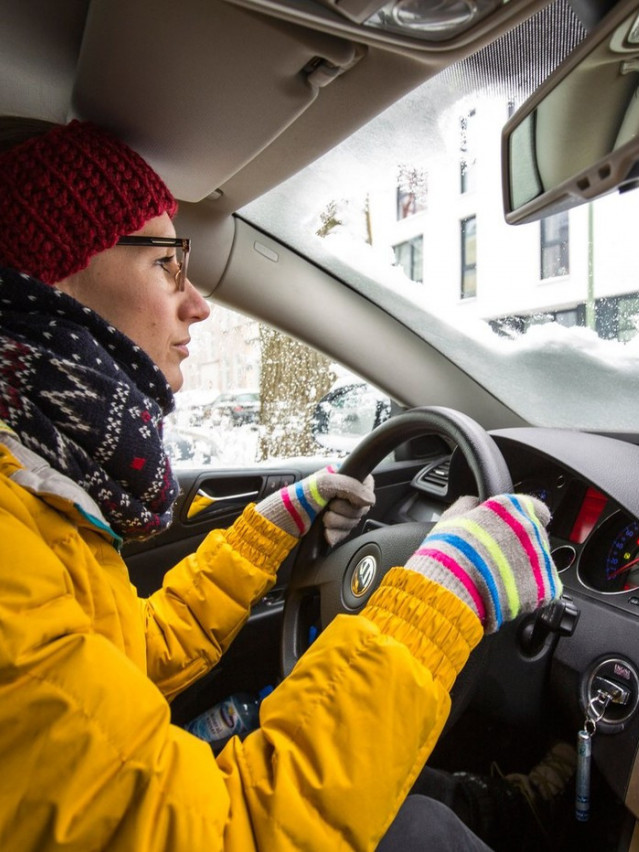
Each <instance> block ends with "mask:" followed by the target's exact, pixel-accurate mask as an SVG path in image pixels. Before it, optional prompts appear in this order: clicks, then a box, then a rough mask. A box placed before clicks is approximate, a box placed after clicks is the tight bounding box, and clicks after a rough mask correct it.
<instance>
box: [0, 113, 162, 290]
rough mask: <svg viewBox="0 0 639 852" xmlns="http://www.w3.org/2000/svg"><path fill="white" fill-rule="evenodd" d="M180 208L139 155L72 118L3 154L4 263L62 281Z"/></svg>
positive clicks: (0, 228) (0, 241) (0, 224)
mask: <svg viewBox="0 0 639 852" xmlns="http://www.w3.org/2000/svg"><path fill="white" fill-rule="evenodd" d="M176 210H177V203H176V201H175V199H174V198H173V196H172V194H171V193H170V192H169V190H168V188H167V186H166V185H165V184H164V182H163V181H162V179H161V178H160V177H159V176H158V175H157V174H156V172H154V171H153V169H152V168H151V167H150V166H149V165H148V164H147V163H146V162H145V161H144V160H143V159H142V157H140V156H139V154H137V153H136V152H135V151H133V150H132V149H131V148H129V147H128V146H127V145H125V144H124V143H123V142H121V141H120V140H119V139H116V138H115V137H114V136H112V135H111V134H110V133H108V132H106V131H105V130H103V129H101V128H99V127H97V126H96V125H94V124H92V123H90V122H83V121H72V122H70V123H69V124H67V125H62V126H59V127H54V128H53V129H52V130H50V131H48V132H47V133H45V134H43V135H41V136H37V137H34V138H32V139H29V140H27V141H26V142H23V143H22V144H20V145H17V146H16V147H14V148H12V149H11V150H9V151H7V152H4V153H1V154H0V265H2V266H9V267H11V268H13V269H17V270H18V271H19V272H25V273H28V274H29V275H32V276H34V277H36V278H39V279H40V280H41V281H44V282H45V283H46V284H55V283H57V282H58V281H61V280H62V279H63V278H66V277H67V276H68V275H72V274H73V273H74V272H79V271H80V270H81V269H84V268H85V267H86V266H87V265H88V263H89V261H90V260H91V258H92V257H93V255H94V254H98V253H99V252H101V251H104V250H105V249H108V248H111V247H112V246H114V245H115V243H116V242H117V241H118V239H119V238H120V237H122V236H126V235H127V234H131V233H133V232H135V231H137V230H139V229H140V228H142V227H143V225H144V224H145V223H146V222H148V220H149V219H153V218H154V217H156V216H160V215H161V214H162V213H165V212H166V213H168V214H169V216H171V217H173V216H174V215H175V213H176Z"/></svg>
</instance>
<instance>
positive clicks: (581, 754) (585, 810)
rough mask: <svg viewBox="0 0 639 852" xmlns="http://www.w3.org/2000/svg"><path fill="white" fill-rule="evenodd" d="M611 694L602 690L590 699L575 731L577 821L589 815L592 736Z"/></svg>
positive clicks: (582, 820)
mask: <svg viewBox="0 0 639 852" xmlns="http://www.w3.org/2000/svg"><path fill="white" fill-rule="evenodd" d="M611 698H612V696H611V695H609V694H608V693H607V692H604V691H603V690H599V692H598V693H597V694H596V695H595V696H594V697H593V698H592V699H591V701H590V704H589V705H588V708H587V710H586V719H585V721H584V726H583V729H582V730H581V731H579V732H578V733H577V776H576V781H575V817H576V818H577V820H579V822H587V821H588V818H589V817H590V763H591V759H592V738H593V737H594V735H595V733H596V731H597V723H598V722H599V721H601V719H602V718H603V715H604V713H605V712H606V707H607V706H608V702H609V701H610V700H611Z"/></svg>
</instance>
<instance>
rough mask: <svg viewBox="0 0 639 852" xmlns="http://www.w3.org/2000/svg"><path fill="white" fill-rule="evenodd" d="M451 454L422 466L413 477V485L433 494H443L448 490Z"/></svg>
mask: <svg viewBox="0 0 639 852" xmlns="http://www.w3.org/2000/svg"><path fill="white" fill-rule="evenodd" d="M449 470H450V456H442V457H441V458H439V459H436V460H435V461H432V462H430V464H428V465H426V467H424V468H422V469H421V470H420V472H419V473H418V474H417V476H416V477H415V479H413V487H414V488H419V489H420V490H421V491H428V492H429V493H431V494H438V495H443V494H446V492H447V491H448V473H449Z"/></svg>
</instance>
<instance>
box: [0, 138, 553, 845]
mask: <svg viewBox="0 0 639 852" xmlns="http://www.w3.org/2000/svg"><path fill="white" fill-rule="evenodd" d="M176 206H177V205H176V203H175V200H174V199H173V197H172V195H171V193H170V192H169V190H168V189H167V187H166V186H165V185H164V183H163V182H162V180H161V179H160V178H159V176H158V175H157V174H156V173H155V172H154V171H153V170H152V169H151V168H150V167H149V166H148V164H147V163H145V162H144V161H143V160H142V159H141V158H140V157H139V156H138V155H137V154H136V153H135V152H133V151H132V150H131V149H130V148H128V147H127V146H126V145H124V144H123V143H122V142H120V141H119V140H117V139H115V138H114V137H113V136H111V135H109V134H108V133H106V132H105V131H103V130H101V129H99V128H97V127H95V126H93V125H91V124H88V123H83V122H72V123H71V124H69V125H67V126H64V127H56V128H53V129H51V130H48V131H47V132H46V133H44V134H41V135H38V136H35V137H33V138H31V139H29V140H27V141H24V142H22V143H21V144H19V145H17V146H14V147H12V148H11V149H10V150H8V151H6V152H4V153H2V154H0V263H1V264H2V266H3V267H4V268H3V269H2V271H1V272H0V300H1V305H2V307H1V309H0V326H1V329H2V342H1V343H0V418H1V420H2V425H1V427H0V429H1V434H0V437H1V442H0V534H1V535H0V541H1V542H2V545H1V546H2V559H1V561H0V565H1V568H0V571H1V575H0V578H1V579H0V589H1V593H0V637H1V638H0V693H1V699H2V700H1V701H0V753H1V755H2V766H3V773H2V776H1V780H0V802H1V803H2V804H1V806H0V807H1V813H0V848H2V849H3V850H6V851H7V852H8V850H19V852H27V850H38V852H43V850H49V849H77V850H82V852H86V850H102V849H113V850H135V852H139V850H156V849H157V850H172V852H174V851H175V850H178V851H179V850H182V849H184V850H189V852H192V850H200V849H201V850H207V852H209V850H212V849H225V850H240V852H247V850H250V849H261V850H269V852H271V850H287V849H290V850H302V849H317V850H327V849H331V850H338V849H354V850H369V849H375V848H376V846H377V845H378V843H379V842H380V839H381V838H382V837H383V835H384V834H385V832H386V831H387V829H388V828H389V826H390V825H391V823H392V822H393V819H394V818H395V816H396V814H397V812H398V810H399V809H400V806H401V805H402V802H403V800H404V799H405V797H406V794H407V792H408V791H409V790H410V787H411V784H412V782H413V781H414V779H415V777H416V775H417V774H418V772H419V771H420V769H421V767H422V766H423V764H424V762H425V761H426V759H427V757H428V755H429V754H430V752H431V750H432V748H433V746H434V744H435V742H436V741H437V738H438V736H439V734H440V732H441V730H442V727H443V725H444V722H445V720H446V717H447V714H448V711H449V707H450V698H449V691H450V688H451V686H452V683H453V681H454V679H455V677H456V675H457V674H458V673H459V671H460V670H461V669H462V667H463V666H464V664H465V662H466V660H467V658H468V655H469V653H470V651H471V650H472V648H473V647H474V646H475V645H476V644H477V643H478V642H479V640H480V638H481V637H482V635H483V634H484V632H491V631H494V630H496V629H498V628H499V626H500V624H501V623H503V621H506V620H509V619H510V618H513V617H515V615H517V614H518V613H519V612H523V611H531V610H533V609H535V608H537V607H538V606H541V605H543V604H544V603H545V602H547V601H548V600H550V599H552V598H553V597H555V596H556V595H557V594H559V592H560V590H561V586H560V582H559V580H558V578H557V575H556V571H555V569H554V566H553V564H552V561H551V560H550V557H549V555H548V540H547V536H546V533H545V529H544V526H545V524H546V523H547V520H548V512H547V510H546V508H545V507H544V506H543V504H541V503H539V502H538V501H535V500H533V499H532V498H526V497H521V498H519V497H514V496H512V495H502V496H501V497H499V498H495V499H494V500H492V501H490V502H489V503H486V504H483V505H482V506H478V507H475V508H470V507H466V511H464V512H463V513H462V514H461V515H460V516H459V517H455V518H452V519H450V520H448V521H445V522H444V523H442V524H441V525H439V526H438V528H437V530H436V531H434V534H433V535H432V536H430V537H429V538H427V539H426V540H425V542H424V544H423V546H422V547H421V548H420V549H419V550H418V551H417V552H416V553H415V554H414V555H413V556H412V557H411V559H409V560H408V562H407V564H406V566H405V568H395V569H393V570H392V571H391V572H389V574H388V575H387V576H386V578H385V579H384V581H383V583H382V585H381V586H380V588H379V589H378V590H377V592H376V593H375V595H374V596H373V598H372V599H371V600H370V602H369V604H368V605H367V606H366V607H365V608H364V610H363V611H362V613H361V614H360V615H358V616H350V617H345V616H344V617H338V618H336V619H335V620H334V622H333V623H332V624H331V625H329V627H328V628H327V629H326V630H325V631H324V632H323V633H322V634H321V636H320V637H319V638H318V639H317V640H316V642H315V643H314V644H313V646H312V647H311V648H310V649H309V650H308V651H307V653H306V654H305V655H304V657H303V658H302V659H301V660H300V662H299V664H298V665H297V666H296V668H295V670H294V671H293V673H292V674H291V675H290V676H289V677H288V678H286V679H285V680H284V681H283V682H282V683H281V684H280V685H279V686H278V687H277V689H276V690H275V691H274V692H273V693H272V694H271V695H270V696H269V697H268V698H267V699H266V700H265V701H264V702H263V704H262V707H261V716H260V728H259V729H258V730H257V731H255V732H253V733H252V734H250V735H249V736H248V737H247V738H246V739H245V740H244V741H240V740H239V739H237V738H235V739H232V740H231V741H230V742H229V743H228V745H227V746H226V747H225V748H224V749H223V751H222V752H221V753H220V754H219V755H218V756H217V758H214V757H213V755H212V753H211V750H210V749H209V747H208V746H207V745H206V744H205V743H203V742H202V741H200V740H198V739H196V738H195V737H193V736H191V735H190V734H188V733H186V732H185V731H183V730H181V729H179V728H177V727H176V726H173V725H171V720H170V710H169V704H168V701H170V699H171V698H172V697H174V696H175V695H176V694H178V693H179V692H180V691H182V690H184V689H185V688H186V687H188V686H189V685H190V684H191V683H193V682H194V681H195V680H196V679H197V678H199V677H201V676H202V675H203V674H205V673H206V672H207V671H209V670H210V669H211V668H212V667H213V666H214V665H215V664H216V662H217V661H218V660H219V658H220V656H221V654H223V653H224V651H225V650H226V648H227V647H228V646H229V644H230V642H231V641H232V640H233V638H234V636H235V635H236V634H237V632H238V631H239V629H240V628H241V627H242V625H243V624H244V622H245V621H246V619H247V617H248V614H249V612H250V609H251V606H252V604H253V603H255V602H256V601H258V600H259V599H261V598H262V596H263V595H264V594H265V593H266V592H267V591H268V589H269V588H270V587H271V586H272V584H273V583H274V580H275V576H276V572H277V569H278V567H279V565H280V563H281V562H282V560H283V559H284V558H285V556H286V555H287V554H288V553H289V552H290V550H291V549H292V548H293V547H294V546H295V545H296V544H297V542H298V539H299V536H300V535H303V534H304V533H305V532H306V531H307V530H308V528H309V526H310V523H311V522H312V520H313V518H314V517H315V515H316V514H317V513H318V512H319V511H320V510H321V509H322V508H323V507H324V506H325V505H326V503H330V505H329V511H327V512H326V513H324V516H323V517H324V523H325V525H326V527H327V536H328V537H329V539H330V540H331V541H333V542H334V541H336V540H339V538H340V537H341V536H343V535H344V534H346V533H347V532H348V530H349V529H350V528H352V526H353V525H354V524H356V523H357V522H358V520H359V518H360V517H361V515H362V514H363V513H364V512H365V511H367V509H368V507H369V506H370V505H371V504H372V502H373V501H374V494H373V493H372V490H371V487H370V483H364V484H362V483H358V482H356V481H355V480H352V479H350V478H349V477H344V476H342V475H340V474H338V473H334V472H332V471H330V470H326V471H320V472H318V473H317V474H316V475H315V476H313V477H310V478H309V479H308V480H304V481H303V482H302V483H298V484H297V485H296V486H291V487H290V488H287V489H282V491H281V492H279V493H277V494H274V495H272V496H270V497H269V498H267V499H266V500H264V501H262V502H261V503H259V504H258V505H257V506H255V505H253V506H249V507H248V508H247V509H246V510H245V511H244V513H243V514H242V516H241V517H240V518H239V519H238V520H237V521H236V522H235V523H234V524H233V525H232V526H231V527H230V528H229V529H228V530H226V531H219V530H217V531H213V532H212V533H210V534H209V536H208V537H207V538H206V540H205V541H204V542H203V543H202V545H201V546H200V547H199V548H198V550H197V552H196V553H194V554H192V555H191V556H190V557H188V558H187V559H185V560H183V561H182V562H181V563H179V564H178V565H177V566H176V567H175V568H173V569H172V570H171V571H169V572H168V573H167V575H166V578H165V582H164V586H163V588H162V589H161V590H160V591H158V592H156V593H155V594H153V595H152V596H151V597H150V598H149V599H147V600H140V599H139V598H138V597H137V595H136V593H135V590H134V589H133V588H132V586H131V584H130V582H129V578H128V575H127V571H126V567H125V564H124V562H123V560H122V558H121V557H120V555H119V549H120V546H121V543H122V541H123V540H128V539H131V538H136V537H138V538H139V537H145V536H148V535H151V534H152V533H154V532H157V531H159V530H161V529H163V528H165V527H166V525H167V524H168V523H169V522H170V518H171V507H172V504H173V501H174V499H175V496H176V493H177V489H176V483H175V481H174V479H173V476H172V474H171V470H170V466H169V463H168V461H167V458H166V456H165V454H164V451H163V448H162V440H161V426H162V418H163V417H164V416H165V415H166V414H167V413H168V412H169V411H170V410H171V408H172V405H173V392H174V391H177V390H178V389H179V388H180V386H181V384H182V373H181V364H182V362H183V361H184V359H185V358H186V357H187V356H188V343H189V328H190V326H191V325H192V324H193V323H195V322H199V321H201V320H202V319H204V318H205V317H206V316H207V315H208V312H209V308H208V306H207V304H206V302H205V301H204V300H203V299H202V298H201V296H200V295H199V294H198V292H197V291H196V289H195V288H194V287H193V286H192V284H191V282H190V281H189V280H188V278H187V276H186V260H187V259H188V245H187V243H186V242H185V241H184V240H182V239H177V238H176V236H175V231H174V228H173V223H172V218H173V216H174V214H175V212H176ZM180 251H181V252H182V255H180V254H179V252H180ZM456 511H457V512H459V509H458V510H456ZM422 804H423V803H422ZM413 807H414V803H413V802H412V801H411V803H410V804H409V805H408V806H407V809H406V810H403V811H402V816H400V819H399V820H398V821H396V822H395V824H394V825H393V828H392V829H391V832H390V833H389V835H388V836H387V840H385V841H382V843H386V844H387V847H386V848H394V846H393V845H392V844H397V843H401V844H402V847H403V849H404V850H405V851H406V852H408V850H409V849H412V848H420V847H421V845H422V843H424V844H425V847H426V848H429V842H430V841H429V837H428V834H427V831H428V820H429V818H430V817H427V818H426V820H424V816H423V810H422V808H421V806H420V805H419V804H418V810H419V811H420V813H421V816H420V817H419V818H418V819H417V822H416V821H415V820H414V819H413V813H412V808H413ZM435 807H439V806H437V805H435ZM451 816H452V815H450V814H448V815H447V816H446V817H443V816H442V817H441V822H438V823H437V825H435V824H433V825H432V830H433V834H432V836H433V837H436V836H437V830H438V826H439V827H440V829H441V827H443V828H444V829H445V830H444V835H445V836H446V837H448V838H449V840H450V843H451V844H453V843H455V844H459V845H451V846H450V848H459V849H462V848H468V849H471V848H474V849H483V848H485V847H484V846H483V844H481V843H480V842H479V841H478V840H476V839H473V837H472V836H470V835H469V834H467V833H465V832H464V831H463V829H462V828H460V826H459V825H458V824H454V823H453V822H446V820H448V819H449V817H451ZM404 820H406V821H407V822H406V824H410V826H411V827H410V829H406V828H405V823H404ZM416 825H418V826H419V831H420V834H418V836H417V837H416V838H414V839H413V841H409V840H408V831H409V830H410V831H412V830H413V829H414V827H415V826H416ZM439 836H440V838H441V831H440V834H439ZM411 842H412V843H413V845H410V843H411ZM415 844H416V845H415ZM431 848H432V846H431Z"/></svg>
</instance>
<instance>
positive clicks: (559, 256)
mask: <svg viewBox="0 0 639 852" xmlns="http://www.w3.org/2000/svg"><path fill="white" fill-rule="evenodd" d="M540 234H541V237H540V243H541V277H542V278H557V277H558V276H561V275H568V273H569V272H570V263H569V258H568V256H569V249H570V239H569V232H568V213H567V211H564V212H563V213H556V214H555V215H554V216H548V217H546V218H545V219H542V220H541V232H540Z"/></svg>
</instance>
